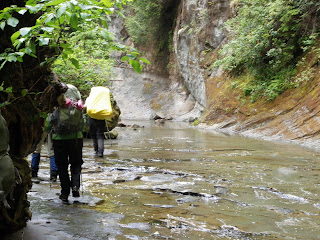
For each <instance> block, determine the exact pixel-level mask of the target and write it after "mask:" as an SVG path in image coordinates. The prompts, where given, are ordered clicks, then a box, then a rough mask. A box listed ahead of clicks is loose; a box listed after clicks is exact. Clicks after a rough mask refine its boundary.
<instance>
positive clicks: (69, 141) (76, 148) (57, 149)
mask: <svg viewBox="0 0 320 240" xmlns="http://www.w3.org/2000/svg"><path fill="white" fill-rule="evenodd" d="M67 86H68V90H67V91H66V92H65V93H64V96H63V100H62V101H60V105H59V106H58V107H56V109H55V110H54V112H53V113H52V114H51V116H50V117H49V118H47V121H46V123H47V126H46V130H47V131H49V132H50V131H52V140H53V149H54V155H55V160H56V164H57V167H58V174H59V179H60V186H61V194H60V196H59V198H60V199H61V200H62V201H64V202H67V201H68V197H69V195H70V189H71V190H72V196H73V197H80V193H79V189H80V177H81V176H80V175H81V170H82V164H83V160H82V147H83V135H82V131H83V114H82V109H83V104H82V101H81V95H80V92H79V91H78V89H77V88H76V87H75V86H73V85H71V84H67ZM69 165H70V172H71V178H70V176H69V172H68V168H69Z"/></svg>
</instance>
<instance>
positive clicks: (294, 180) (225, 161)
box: [20, 121, 320, 240]
mask: <svg viewBox="0 0 320 240" xmlns="http://www.w3.org/2000/svg"><path fill="white" fill-rule="evenodd" d="M125 123H127V124H133V123H134V122H130V121H127V122H126V121H125ZM138 124H139V125H140V126H144V128H136V129H134V128H131V127H127V128H116V130H117V131H118V132H119V136H118V139H115V140H106V141H105V156H104V158H96V157H95V156H94V151H93V147H92V143H91V140H90V139H86V140H85V143H84V148H83V158H84V165H83V174H82V188H81V197H80V198H79V199H74V198H72V197H71V198H70V201H69V204H63V203H61V202H60V200H59V199H58V196H57V194H58V193H59V189H60V188H59V183H50V182H49V181H48V180H47V179H48V177H49V169H48V168H49V161H48V160H46V158H45V157H46V156H45V154H46V153H44V155H42V159H41V166H40V171H39V175H40V179H41V178H42V181H39V182H36V183H34V184H33V187H32V189H31V192H30V193H29V196H28V198H29V200H30V203H31V210H32V212H33V218H32V220H31V221H30V222H29V223H28V227H27V228H26V229H24V230H23V231H24V233H22V232H23V231H20V234H21V235H23V234H27V235H28V236H30V235H32V234H34V238H32V239H37V237H39V239H84V240H85V239H119V240H120V239H197V240H198V239H319V236H320V215H319V211H320V197H319V188H320V178H319V174H320V165H319V160H320V154H319V153H317V152H314V151H311V150H308V149H304V148H300V147H298V146H295V145H287V144H280V143H271V142H265V141H259V140H253V139H247V138H242V137H235V136H228V135H225V134H222V133H213V132H208V131H205V130H201V129H196V128H191V127H189V126H188V125H187V124H185V123H175V122H172V123H166V124H165V125H163V126H160V125H157V124H155V123H153V122H149V121H146V122H141V121H140V122H139V123H138ZM30 157H31V156H29V160H30ZM75 200H77V201H75ZM25 236H26V235H25ZM43 237H45V238H43ZM22 239H27V238H22Z"/></svg>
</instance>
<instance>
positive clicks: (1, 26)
mask: <svg viewBox="0 0 320 240" xmlns="http://www.w3.org/2000/svg"><path fill="white" fill-rule="evenodd" d="M5 26H6V21H3V22H1V23H0V28H1V30H2V31H3V30H4V27H5Z"/></svg>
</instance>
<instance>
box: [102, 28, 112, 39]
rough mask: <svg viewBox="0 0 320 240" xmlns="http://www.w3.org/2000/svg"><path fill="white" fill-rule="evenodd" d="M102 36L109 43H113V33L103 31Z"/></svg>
mask: <svg viewBox="0 0 320 240" xmlns="http://www.w3.org/2000/svg"><path fill="white" fill-rule="evenodd" d="M101 35H102V37H103V38H104V39H106V40H107V41H112V40H113V39H114V37H113V33H111V32H109V31H107V30H102V31H101Z"/></svg>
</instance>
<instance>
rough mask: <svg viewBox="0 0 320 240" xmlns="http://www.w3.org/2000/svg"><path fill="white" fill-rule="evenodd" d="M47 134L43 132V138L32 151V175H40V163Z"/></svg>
mask: <svg viewBox="0 0 320 240" xmlns="http://www.w3.org/2000/svg"><path fill="white" fill-rule="evenodd" d="M46 136H47V134H46V133H45V132H44V133H43V134H42V137H41V140H40V142H39V143H38V145H37V147H36V150H35V151H34V152H33V153H32V156H31V173H32V177H38V171H39V164H40V157H41V156H40V154H41V149H42V145H43V142H44V140H45V139H46Z"/></svg>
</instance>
